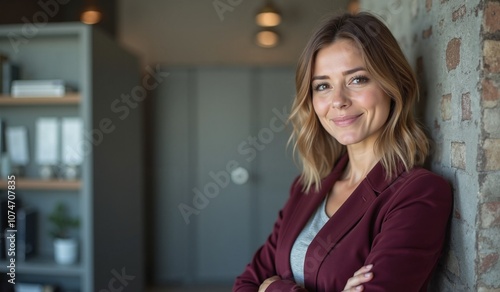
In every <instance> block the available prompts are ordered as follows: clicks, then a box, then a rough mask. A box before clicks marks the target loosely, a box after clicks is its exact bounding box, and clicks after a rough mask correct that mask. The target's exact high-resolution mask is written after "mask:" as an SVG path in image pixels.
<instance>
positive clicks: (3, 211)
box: [0, 198, 8, 260]
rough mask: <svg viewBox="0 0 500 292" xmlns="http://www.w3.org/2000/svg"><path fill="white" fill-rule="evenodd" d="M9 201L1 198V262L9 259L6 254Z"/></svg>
mask: <svg viewBox="0 0 500 292" xmlns="http://www.w3.org/2000/svg"><path fill="white" fill-rule="evenodd" d="M7 206H8V205H7V199H6V198H0V232H1V234H0V260H4V259H6V257H7V254H6V250H7V249H6V247H7V246H6V245H5V244H6V241H5V229H7V210H8V208H7Z"/></svg>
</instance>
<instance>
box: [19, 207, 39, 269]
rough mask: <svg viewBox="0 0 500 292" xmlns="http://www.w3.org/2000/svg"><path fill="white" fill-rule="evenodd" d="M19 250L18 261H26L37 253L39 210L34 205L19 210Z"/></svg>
mask: <svg viewBox="0 0 500 292" xmlns="http://www.w3.org/2000/svg"><path fill="white" fill-rule="evenodd" d="M16 217H17V252H16V257H17V260H18V261H25V260H27V259H29V258H31V257H33V256H35V255H36V254H37V245H38V242H37V237H38V228H37V226H38V212H37V210H36V209H35V208H33V207H23V208H19V209H18V210H17V216H16Z"/></svg>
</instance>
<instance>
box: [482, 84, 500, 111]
mask: <svg viewBox="0 0 500 292" xmlns="http://www.w3.org/2000/svg"><path fill="white" fill-rule="evenodd" d="M482 85H483V94H482V96H481V98H482V106H483V107H486V108H489V107H495V106H497V104H498V102H499V100H500V89H499V86H497V85H496V84H495V82H494V81H493V80H491V79H488V78H485V79H483V81H482Z"/></svg>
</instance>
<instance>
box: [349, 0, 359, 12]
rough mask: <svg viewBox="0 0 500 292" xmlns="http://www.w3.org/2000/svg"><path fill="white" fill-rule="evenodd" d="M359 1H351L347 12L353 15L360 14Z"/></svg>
mask: <svg viewBox="0 0 500 292" xmlns="http://www.w3.org/2000/svg"><path fill="white" fill-rule="evenodd" d="M359 6H360V4H359V0H351V1H349V4H347V10H348V11H349V13H351V14H357V13H358V12H359Z"/></svg>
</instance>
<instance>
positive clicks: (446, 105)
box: [441, 94, 451, 121]
mask: <svg viewBox="0 0 500 292" xmlns="http://www.w3.org/2000/svg"><path fill="white" fill-rule="evenodd" d="M441 118H442V119H443V120H444V121H447V120H450V119H451V94H445V95H443V97H442V99H441Z"/></svg>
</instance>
